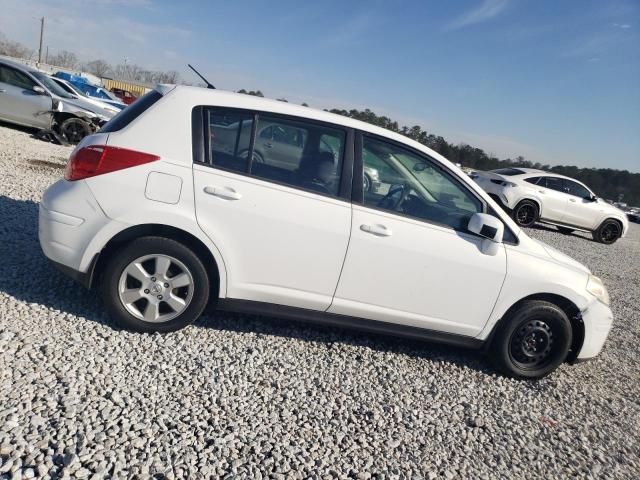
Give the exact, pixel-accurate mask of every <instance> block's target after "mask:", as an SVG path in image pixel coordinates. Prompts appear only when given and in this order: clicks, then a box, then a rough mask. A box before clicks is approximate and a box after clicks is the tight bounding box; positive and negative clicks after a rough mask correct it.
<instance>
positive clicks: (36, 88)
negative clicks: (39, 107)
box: [33, 85, 46, 95]
mask: <svg viewBox="0 0 640 480" xmlns="http://www.w3.org/2000/svg"><path fill="white" fill-rule="evenodd" d="M33 91H34V92H36V93H37V94H38V95H45V94H46V92H45V91H44V88H42V87H41V86H40V85H36V86H34V87H33Z"/></svg>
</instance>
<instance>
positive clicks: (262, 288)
mask: <svg viewBox="0 0 640 480" xmlns="http://www.w3.org/2000/svg"><path fill="white" fill-rule="evenodd" d="M161 91H162V93H163V95H164V98H163V99H162V100H161V101H159V102H157V103H156V104H154V105H153V107H151V108H150V109H148V110H146V111H144V112H143V113H142V114H140V115H139V116H138V117H137V118H136V119H134V120H133V121H132V122H131V123H130V124H129V125H128V126H127V127H126V128H124V129H122V130H119V131H116V132H112V133H109V134H106V133H98V134H95V135H92V136H90V137H86V138H85V139H84V140H83V141H82V142H81V143H80V144H79V145H78V147H77V148H83V147H85V146H87V145H109V146H117V147H119V148H126V149H132V150H136V151H139V152H146V153H150V154H154V155H158V156H159V157H160V160H157V161H155V162H151V163H147V164H144V165H140V166H136V167H132V168H127V169H125V170H119V171H115V172H112V173H108V174H105V175H99V176H96V177H91V178H87V179H86V180H80V181H75V182H69V181H66V180H62V181H60V182H58V183H56V184H54V186H52V187H50V189H49V190H48V191H47V192H46V193H45V195H44V197H43V200H42V202H41V214H40V215H41V216H40V228H39V232H40V242H41V245H42V248H43V251H44V252H45V255H47V257H49V258H50V259H52V260H53V261H54V262H57V263H59V264H61V265H63V266H66V267H69V268H72V269H74V270H77V271H79V272H87V271H88V269H89V268H91V264H92V261H93V259H94V258H95V256H96V255H97V254H99V253H100V252H101V250H102V249H103V248H104V247H105V245H107V243H108V242H109V241H110V240H111V239H112V238H113V237H114V236H115V235H117V234H118V233H120V232H122V231H124V230H126V229H128V228H130V227H135V226H139V225H146V224H159V225H167V226H170V227H173V228H177V229H180V230H183V231H184V232H187V233H189V234H191V235H192V236H194V237H195V238H197V239H198V240H199V241H200V242H202V244H204V245H205V246H206V248H208V249H209V251H210V252H211V253H212V255H213V257H214V259H215V261H216V263H217V265H218V268H219V275H220V285H219V288H220V291H219V297H220V298H230V299H241V300H250V301H255V302H267V303H274V304H278V305H285V306H291V307H299V308H303V309H309V310H315V311H320V312H324V311H327V312H328V313H336V314H342V315H348V316H355V317H361V318H365V319H370V320H374V321H383V322H389V323H395V324H401V325H406V326H413V327H420V328H424V329H429V330H437V331H440V332H446V333H451V334H456V335H462V336H466V337H469V338H476V339H479V340H486V339H488V338H489V336H490V334H491V332H492V330H493V328H494V327H495V325H496V324H497V323H498V322H499V320H500V319H501V318H502V317H503V316H504V315H505V313H506V312H507V311H508V310H509V308H511V307H512V306H513V305H514V304H516V303H517V302H519V301H520V300H522V299H524V298H527V297H530V296H533V295H541V294H542V295H544V294H552V295H558V296H561V297H563V298H565V299H568V300H569V301H571V302H573V303H574V304H575V305H576V306H577V307H578V309H580V310H581V311H582V312H583V318H584V323H585V328H586V329H587V330H588V331H587V332H586V334H585V344H584V347H583V348H582V350H581V351H580V354H579V358H587V357H591V356H594V355H596V354H597V353H598V352H599V351H600V349H601V348H602V345H603V343H604V340H605V339H606V336H607V333H608V331H609V328H610V325H611V321H612V316H611V311H610V309H609V308H608V307H607V306H605V305H604V304H601V303H599V301H598V300H596V299H595V297H593V296H592V295H591V294H589V293H588V292H587V291H586V285H587V280H588V277H589V271H588V269H586V267H584V266H582V265H580V264H579V263H578V262H575V261H574V260H571V259H569V258H568V257H566V256H564V255H563V254H561V253H560V252H557V251H555V250H553V249H550V247H547V246H546V245H543V244H541V243H538V242H535V241H533V240H532V239H530V238H529V237H527V235H526V234H525V233H524V232H522V231H521V230H520V228H518V226H517V225H516V224H515V223H514V222H513V221H512V220H511V218H509V216H508V215H507V214H506V213H505V212H504V211H502V210H501V208H500V206H499V205H498V204H497V203H496V202H494V201H493V199H491V198H490V197H489V196H488V195H487V193H486V192H485V191H484V190H483V189H482V188H481V187H480V186H479V185H478V184H477V183H476V182H474V181H473V180H472V179H470V178H468V177H467V175H465V174H464V172H463V171H462V170H460V169H459V168H458V167H456V166H455V165H453V164H452V163H450V162H449V161H448V160H446V159H445V158H444V157H442V156H441V155H439V154H437V153H436V152H434V151H432V150H430V149H429V148H427V147H426V146H424V145H422V144H419V143H417V142H414V141H412V140H410V139H408V138H406V137H403V136H401V135H399V134H395V133H392V132H389V131H387V130H384V129H381V128H378V127H375V126H372V125H369V124H365V123H362V122H359V121H356V120H352V119H349V118H345V117H340V116H337V115H333V114H330V113H328V112H323V111H319V110H313V109H310V108H307V107H300V106H296V105H292V104H288V103H283V102H278V101H269V100H264V99H257V98H255V97H251V96H248V95H241V94H233V93H229V92H222V91H217V90H215V91H212V90H205V89H201V88H195V87H175V88H174V87H168V86H164V87H162V88H161ZM201 105H209V106H219V107H225V106H228V107H234V108H244V109H248V110H258V111H266V112H273V113H279V114H283V115H293V116H297V117H304V118H309V119H313V120H317V121H322V122H328V123H331V124H336V125H342V126H344V127H348V128H354V129H358V130H361V131H365V132H370V133H373V134H375V135H379V136H380V137H386V138H389V139H392V140H395V141H396V142H401V143H403V144H404V145H407V146H409V147H411V148H413V149H415V150H418V151H421V152H423V153H425V154H427V155H429V156H430V157H431V158H432V159H434V160H435V161H436V162H439V163H440V164H441V165H442V167H443V168H444V169H446V170H447V171H449V172H450V173H451V175H453V176H454V177H455V178H456V179H457V180H458V181H459V182H460V183H462V184H464V185H465V186H467V187H468V188H469V189H471V190H473V191H474V192H476V193H477V194H478V196H480V197H481V198H482V199H483V200H484V201H485V202H486V203H487V204H488V205H489V206H490V207H491V208H493V209H494V210H495V211H496V216H498V217H499V219H500V220H501V221H502V222H503V223H504V225H505V228H506V229H509V230H511V232H513V234H514V235H515V236H516V237H517V240H518V241H517V242H516V243H517V244H508V243H505V244H500V245H499V248H498V249H497V253H495V255H488V254H487V253H483V251H482V249H481V248H480V243H481V242H482V241H483V240H482V239H481V238H480V237H476V236H473V235H472V234H466V233H460V232H456V231H454V230H452V229H451V228H447V227H441V226H438V225H434V224H430V223H428V222H424V221H420V220H414V219H409V218H406V217H401V216H399V215H395V214H393V213H388V212H382V211H378V210H373V209H370V208H367V207H363V206H361V205H357V204H351V203H350V202H348V201H346V200H343V199H339V198H331V197H328V196H324V195H319V194H315V193H311V192H307V191H303V190H299V189H296V188H293V187H288V186H283V185H279V184H275V183H271V182H268V181H265V180H261V179H258V178H255V177H250V176H247V175H242V174H237V173H231V172H227V171H223V170H220V169H217V168H212V167H211V166H205V165H197V164H194V163H193V147H192V128H191V114H192V110H193V108H194V107H196V106H201ZM125 112H126V110H125ZM167 119H171V121H167ZM158 175H164V176H167V177H168V178H164V177H158ZM150 179H151V180H150ZM506 179H507V180H509V181H510V178H508V177H507V178H506ZM150 181H151V182H152V184H151V187H149V182H150ZM153 182H160V183H156V184H154V183H153ZM154 185H155V187H154ZM158 185H165V186H166V187H167V190H168V191H167V192H166V193H163V192H162V190H163V189H162V188H160V189H158V188H156V187H157V186H158ZM178 185H179V187H178ZM530 186H531V187H535V186H534V185H530ZM208 187H211V188H208ZM205 189H207V191H209V192H211V191H215V192H219V190H217V189H222V190H223V191H224V192H225V194H230V196H229V195H227V196H226V197H225V196H224V195H223V196H218V195H210V194H208V193H206V192H205ZM533 190H535V188H533ZM67 192H68V193H67ZM515 199H516V196H513V198H512V200H515ZM600 213H602V212H600ZM608 214H609V213H607V215H608ZM365 224H383V225H384V226H385V227H386V228H387V229H388V230H389V231H390V232H391V236H386V237H378V236H374V235H372V234H371V233H369V232H365V231H363V230H361V226H362V225H365Z"/></svg>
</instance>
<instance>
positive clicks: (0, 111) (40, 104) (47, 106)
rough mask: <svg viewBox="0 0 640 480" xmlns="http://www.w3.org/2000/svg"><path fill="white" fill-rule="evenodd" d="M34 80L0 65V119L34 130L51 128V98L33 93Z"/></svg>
mask: <svg viewBox="0 0 640 480" xmlns="http://www.w3.org/2000/svg"><path fill="white" fill-rule="evenodd" d="M36 85H38V84H37V83H36V81H35V80H33V79H32V78H31V77H29V76H28V75H26V74H25V73H23V72H20V71H18V70H16V69H15V68H13V67H9V66H7V65H2V64H0V117H1V118H3V119H5V120H8V121H10V122H14V123H19V124H21V125H27V126H30V127H36V128H49V127H50V126H51V106H52V101H51V97H50V96H49V95H48V94H41V93H37V92H34V91H33V87H35V86H36Z"/></svg>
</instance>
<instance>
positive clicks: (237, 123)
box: [207, 109, 253, 172]
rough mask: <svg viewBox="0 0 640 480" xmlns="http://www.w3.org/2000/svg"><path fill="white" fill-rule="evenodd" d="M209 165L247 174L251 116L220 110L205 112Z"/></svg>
mask: <svg viewBox="0 0 640 480" xmlns="http://www.w3.org/2000/svg"><path fill="white" fill-rule="evenodd" d="M207 117H208V118H207V126H208V134H209V154H210V157H209V158H210V159H211V163H212V164H213V165H216V166H218V167H221V168H224V169H227V170H233V171H236V172H247V170H248V162H249V147H250V143H251V130H252V127H253V114H252V113H247V112H233V111H228V110H222V109H213V110H208V111H207Z"/></svg>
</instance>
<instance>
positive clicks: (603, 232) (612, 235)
mask: <svg viewBox="0 0 640 480" xmlns="http://www.w3.org/2000/svg"><path fill="white" fill-rule="evenodd" d="M620 235H622V227H621V225H620V224H619V223H618V222H616V221H615V220H605V221H604V222H602V224H601V225H600V226H599V227H598V229H597V230H596V231H595V232H593V239H594V240H595V241H596V242H600V243H604V244H605V245H611V244H612V243H615V241H616V240H618V239H619V238H620Z"/></svg>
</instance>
